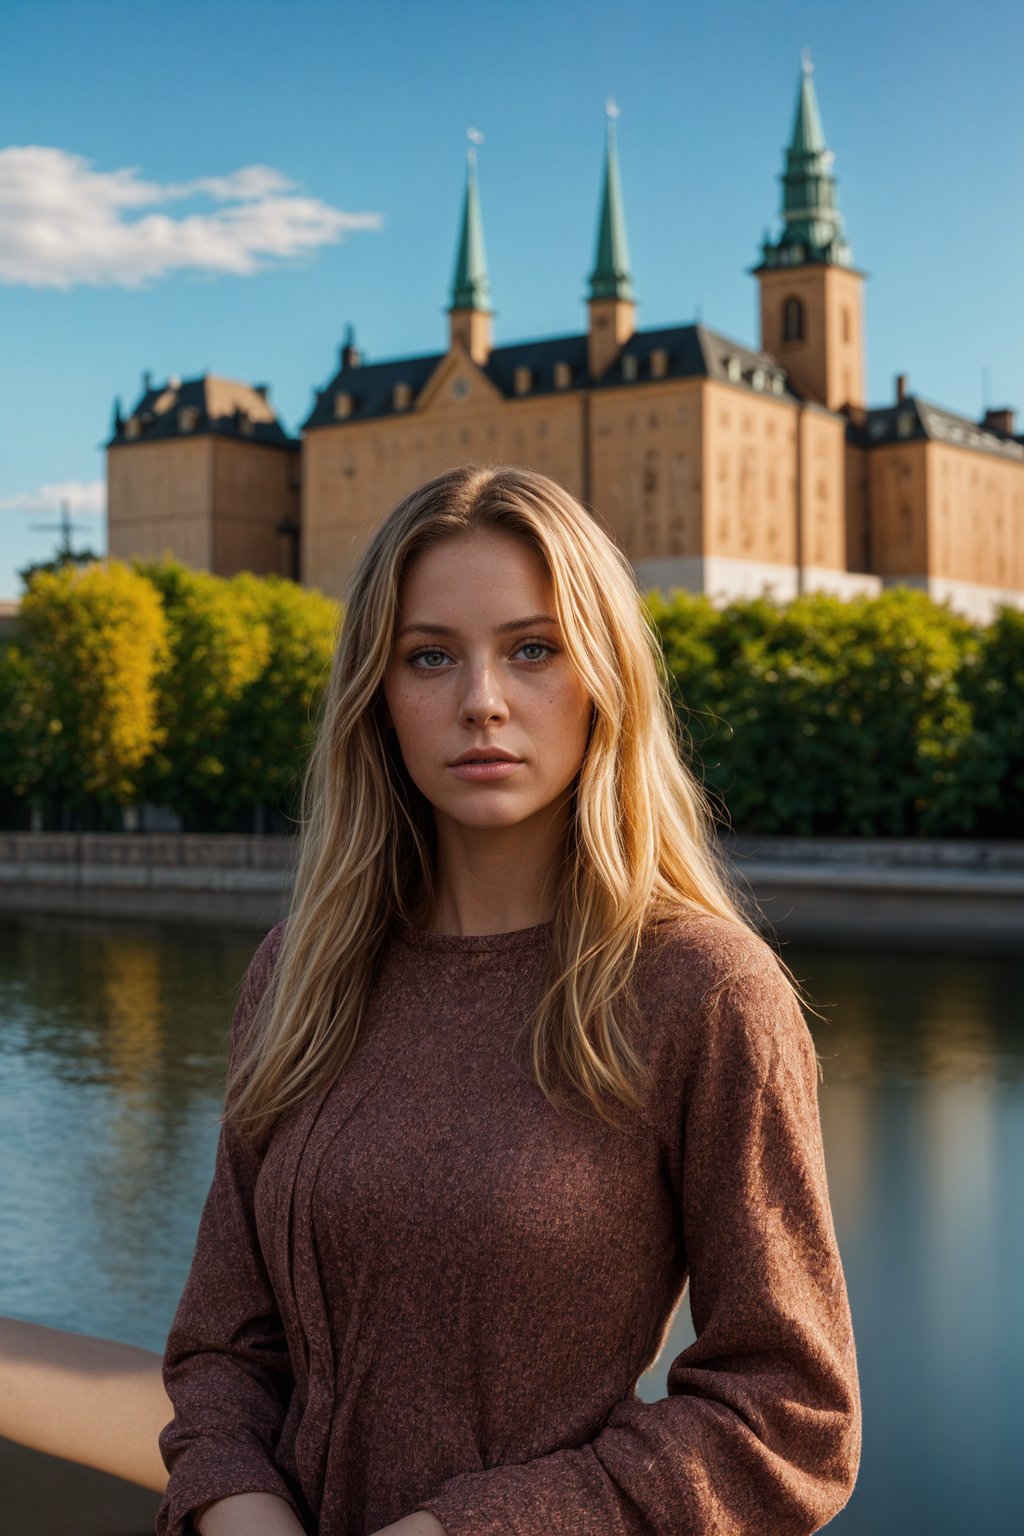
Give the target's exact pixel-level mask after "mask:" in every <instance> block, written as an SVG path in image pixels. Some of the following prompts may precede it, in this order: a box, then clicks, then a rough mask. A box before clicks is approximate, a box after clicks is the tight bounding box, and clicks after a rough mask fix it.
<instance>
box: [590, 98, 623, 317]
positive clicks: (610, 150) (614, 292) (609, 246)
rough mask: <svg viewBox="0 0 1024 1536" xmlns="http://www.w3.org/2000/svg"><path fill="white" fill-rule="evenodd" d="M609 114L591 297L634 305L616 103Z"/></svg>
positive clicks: (609, 104)
mask: <svg viewBox="0 0 1024 1536" xmlns="http://www.w3.org/2000/svg"><path fill="white" fill-rule="evenodd" d="M605 110H606V112H607V115H608V131H607V142H606V146H605V158H604V183H603V186H602V189H601V218H600V222H599V223H598V227H597V256H596V259H595V261H594V270H593V272H591V274H590V297H591V298H592V299H628V300H630V301H632V299H633V280H632V278H631V277H630V274H629V247H628V246H627V244H626V217H625V214H624V213H623V211H622V187H621V185H620V183H619V157H618V152H617V150H616V145H615V119H616V118H617V117H618V115H619V109H618V107H617V106H616V105H615V103H614V101H609V102H608V103H607V105H606V108H605Z"/></svg>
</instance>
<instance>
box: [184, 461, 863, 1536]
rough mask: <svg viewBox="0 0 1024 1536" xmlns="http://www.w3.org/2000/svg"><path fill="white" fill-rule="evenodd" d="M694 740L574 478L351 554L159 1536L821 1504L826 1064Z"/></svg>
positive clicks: (741, 1525)
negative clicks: (730, 863)
mask: <svg viewBox="0 0 1024 1536" xmlns="http://www.w3.org/2000/svg"><path fill="white" fill-rule="evenodd" d="M680 746H681V741H680V738H679V734H678V727H677V725H676V721H675V715H674V711H673V707H672V703H671V698H670V694H669V688H668V680H667V677H666V674H665V670H664V663H663V661H662V659H661V653H660V650H659V647H658V643H657V639H656V636H655V635H654V633H653V631H652V629H651V627H650V625H649V623H648V622H647V620H646V618H645V616H644V613H643V609H642V605H641V603H640V601H639V599H638V594H637V592H636V588H635V584H634V581H633V577H632V573H631V570H630V567H629V565H628V562H627V561H626V559H625V557H624V556H623V555H622V554H621V553H620V552H619V550H618V549H617V547H616V545H615V544H614V543H613V541H612V540H611V538H610V537H609V536H608V535H607V534H606V533H605V531H604V530H603V529H602V527H601V526H600V524H599V522H598V521H597V520H596V519H595V518H594V517H593V516H592V515H591V514H590V513H589V512H587V511H586V510H585V509H584V508H583V507H582V506H581V505H580V504H579V502H577V501H576V500H575V499H574V498H573V497H572V496H571V495H569V494H568V492H566V491H565V490H564V489H562V488H561V487H560V486H558V485H557V484H555V483H554V482H553V481H551V480H549V479H547V478H545V477H544V476H542V475H539V474H536V473H533V472H531V471H528V470H525V469H519V468H510V467H498V468H478V467H474V466H468V467H464V468H460V469H457V470H453V471H451V472H450V473H448V474H444V475H441V476H438V477H437V478H435V479H433V480H431V481H429V482H428V483H427V484H425V485H423V486H421V487H419V488H418V489H417V490H415V491H414V492H412V493H411V494H410V495H408V496H406V497H405V498H404V499H403V500H402V501H401V502H400V503H399V505H398V506H397V507H395V509H394V510H393V511H392V512H391V514H390V515H389V516H388V517H387V518H386V520H385V521H384V522H383V523H382V524H381V525H380V526H379V527H378V528H377V530H376V531H375V533H374V534H373V536H372V538H371V539H370V541H369V544H368V546H367V547H366V549H365V552H364V554H363V555H362V558H361V560H360V562H359V564H358V567H357V569H356V571H355V573H354V576H353V578H352V581H351V584H350V588H349V591H348V592H347V594H346V606H345V614H344V623H343V626H342V629H341V632H340V636H339V640H338V644H337V649H336V654H335V657H334V663H333V668H332V672H331V677H330V682H329V686H328V689H327V693H326V699H325V704H324V708H323V713H322V716H321V718H320V721H319V726H318V733H317V740H316V743H315V747H314V751H313V754H312V758H311V761H310V765H309V768H308V772H307V777H306V781H305V785H304V801H303V810H302V824H301V835H300V839H299V854H298V864H297V871H296V878H295V885H294V891H293V896H292V900H291V905H290V908H289V914H288V917H287V919H286V920H285V921H284V922H282V923H280V924H278V925H277V927H275V928H274V929H273V930H272V931H271V932H270V933H269V934H268V935H267V936H266V938H265V939H264V940H263V942H262V943H261V944H260V946H259V947H258V949H257V951H256V953H255V955H254V957H253V960H252V963H251V965H250V967H249V970H248V972H247V975H246V978H245V982H244V984H243V987H242V990H241V993H240V996H239V1000H238V1003H237V1006H236V1009H235V1015H234V1020H233V1027H232V1038H231V1052H230V1060H229V1068H228V1078H227V1092H226V1105H225V1114H224V1118H223V1122H222V1126H221V1136H220V1141H219V1144H218V1150H217V1159H216V1166H215V1171H214V1175H213V1182H212V1185H211V1188H210V1192H209V1195H208V1197H207V1201H206V1204H205V1207H204V1209H203V1213H202V1218H201V1222H200V1227H199V1233H198V1237H197V1241H196V1246H195V1252H194V1255H193V1259H192V1265H191V1269H190V1272H189V1275H188V1279H187V1282H186V1285H185V1289H184V1292H183V1294H182V1297H181V1300H180V1302H179V1305H178V1308H177V1311H176V1314H175V1317H174V1320H173V1323H172V1326H171V1330H170V1334H169V1336H168V1340H167V1347H166V1352H165V1355H164V1358H163V1371H162V1374H163V1384H164V1386H165V1388H166V1392H167V1395H168V1397H169V1399H170V1403H171V1405H172V1407H173V1418H172V1419H171V1420H170V1422H168V1423H166V1424H165V1425H164V1427H163V1428H162V1430H161V1431H160V1434H159V1450H160V1453H161V1456H162V1459H163V1462H164V1464H165V1466H166V1468H167V1471H168V1480H167V1485H166V1490H165V1492H164V1495H163V1500H162V1503H161V1505H160V1509H159V1513H158V1515H157V1520H156V1536H192V1533H193V1532H198V1533H199V1536H243V1533H244V1536H299V1533H301V1532H307V1533H310V1536H311V1533H313V1532H317V1533H319V1536H384V1533H387V1536H506V1533H514V1536H611V1533H612V1532H615V1533H619V1536H641V1533H658V1536H710V1533H712V1532H715V1533H718V1536H740V1533H744V1536H749V1533H753V1532H769V1531H770V1532H771V1533H772V1536H809V1533H811V1532H814V1531H816V1530H818V1529H819V1528H820V1527H821V1526H822V1525H824V1524H825V1523H826V1522H827V1521H828V1520H830V1519H831V1518H832V1516H834V1515H835V1514H836V1512H837V1511H838V1510H839V1509H841V1508H842V1507H843V1505H844V1504H845V1503H846V1502H847V1500H848V1498H849V1496H850V1493H851V1491H852V1488H853V1486H854V1482H855V1479H856V1476H857V1471H858V1465H859V1457H860V1446H861V1409H860V1395H859V1385H858V1373H857V1363H856V1354H855V1346H854V1338H853V1332H852V1326H851V1317H850V1310H849V1304H848V1298H847V1291H846V1286H845V1281H844V1275H843V1270H842V1266H841V1262H840V1256H839V1252H838V1249H837V1244H836V1238H835V1231H834V1226H833V1221H832V1215H831V1209H830V1203H829V1194H828V1187H827V1181H826V1172H825V1164H824V1158H823V1152H822V1144H821V1134H820V1125H819V1119H818V1106H817V1075H818V1072H817V1059H816V1055H815V1050H814V1046H813V1042H812V1038H811V1035H810V1032H809V1029H808V1026H807V1023H806V1021H805V1018H804V1015H803V1012H802V1010H801V1006H800V1002H799V999H798V996H797V993H796V990H795V988H794V985H793V982H792V979H791V977H790V976H789V973H788V971H787V969H786V967H785V966H784V965H783V964H782V962H781V961H780V960H779V959H778V958H777V956H776V954H775V952H774V950H773V949H772V948H771V947H770V945H769V944H768V943H767V942H766V941H765V939H764V938H762V937H761V936H760V935H759V933H758V931H757V929H756V927H755V926H754V924H753V922H752V921H751V920H750V919H749V918H748V917H747V916H746V915H745V912H744V910H743V906H742V904H741V902H740V900H739V898H738V896H737V894H736V893H735V892H734V890H733V889H732V887H731V883H730V880H729V878H728V877H727V875H726V872H725V871H724V869H723V867H722V865H721V862H720V859H719V856H718V854H717V844H716V839H715V836H714V825H713V820H712V816H711V814H710V812H709V809H708V807H707V804H706V802H705V800H704V797H703V794H702V792H701V789H700V787H699V785H698V783H697V782H696V781H695V779H694V777H693V776H692V775H691V773H690V771H689V769H688V768H687V766H686V765H685V761H684V758H683V755H681V752H680ZM687 1284H689V1295H690V1307H691V1313H692V1318H693V1324H694V1330H695V1334H696V1341H695V1342H694V1343H693V1344H691V1345H690V1346H689V1347H688V1348H686V1349H684V1350H683V1351H682V1352H681V1353H680V1354H678V1355H677V1356H676V1358H675V1359H674V1360H673V1361H672V1362H671V1363H670V1365H669V1368H668V1376H667V1386H668V1392H667V1395H666V1396H665V1397H664V1398H663V1399H661V1400H659V1401H657V1402H653V1403H646V1402H644V1401H642V1400H641V1399H640V1398H639V1397H638V1396H637V1394H636V1392H635V1384H636V1381H637V1379H638V1377H639V1376H640V1375H641V1374H642V1373H643V1372H644V1371H645V1370H646V1369H647V1368H648V1367H649V1366H650V1365H651V1364H652V1362H653V1361H654V1360H655V1359H656V1357H657V1356H658V1354H659V1351H660V1349H661V1346H662V1345H663V1343H664V1341H665V1337H666V1334H667V1330H668V1327H669V1324H670V1322H671V1319H672V1316H673V1314H674V1312H675V1309H676V1307H677V1305H678V1304H679V1302H680V1300H681V1297H682V1294H683V1292H684V1289H685V1288H686V1286H687Z"/></svg>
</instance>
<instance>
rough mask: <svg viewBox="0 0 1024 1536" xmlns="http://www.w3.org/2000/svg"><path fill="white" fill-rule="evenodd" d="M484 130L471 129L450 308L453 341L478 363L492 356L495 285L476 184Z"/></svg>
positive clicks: (450, 332) (451, 337)
mask: <svg viewBox="0 0 1024 1536" xmlns="http://www.w3.org/2000/svg"><path fill="white" fill-rule="evenodd" d="M482 139H483V134H482V133H478V132H477V130H476V129H475V128H470V129H469V140H470V144H469V149H468V150H467V151H466V196H465V199H464V201H463V205H462V229H461V232H460V234H459V249H458V253H457V255H456V258H455V275H454V277H453V278H452V302H451V304H450V305H449V308H448V316H449V336H450V339H451V344H452V345H453V346H454V344H455V343H456V342H457V341H458V342H461V343H462V345H463V346H464V347H465V349H466V351H467V352H468V353H469V355H470V357H471V358H472V359H473V361H474V362H475V363H480V364H483V363H486V361H487V359H488V357H489V356H490V352H491V346H492V339H491V316H492V314H493V313H494V311H493V309H492V306H491V285H490V282H489V281H488V277H487V258H486V256H485V255H484V226H483V220H482V218H481V217H480V194H479V192H478V190H477V184H476V146H477V145H478V144H479V143H480V142H481V140H482Z"/></svg>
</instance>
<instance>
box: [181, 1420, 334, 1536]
mask: <svg viewBox="0 0 1024 1536" xmlns="http://www.w3.org/2000/svg"><path fill="white" fill-rule="evenodd" d="M193 1449H194V1453H195V1454H194V1455H193V1456H192V1457H191V1458H186V1457H185V1456H182V1457H180V1458H179V1460H178V1461H176V1463H175V1467H174V1470H173V1472H172V1473H171V1475H170V1477H169V1479H168V1482H167V1488H166V1491H165V1493H164V1497H163V1502H162V1503H161V1505H160V1507H159V1509H158V1510H157V1513H156V1522H155V1525H154V1532H155V1536H198V1530H197V1528H196V1527H195V1526H194V1524H193V1521H192V1516H193V1513H194V1512H195V1511H196V1510H198V1509H200V1508H201V1507H202V1506H203V1505H204V1504H210V1503H212V1502H213V1501H214V1500H216V1499H227V1498H230V1497H231V1495H232V1494H235V1493H272V1494H276V1496H277V1497H278V1498H279V1499H283V1500H284V1501H285V1503H286V1504H288V1505H289V1507H290V1508H291V1509H292V1510H293V1511H294V1513H295V1518H296V1520H298V1522H299V1524H300V1525H302V1526H303V1529H305V1525H304V1516H303V1512H302V1510H301V1509H300V1508H299V1503H298V1500H297V1499H296V1497H295V1494H294V1493H293V1492H292V1489H291V1488H290V1487H289V1485H288V1483H287V1482H286V1480H285V1478H284V1477H283V1476H282V1475H281V1473H279V1472H278V1470H277V1469H276V1468H275V1467H274V1466H273V1465H271V1464H269V1463H268V1462H267V1461H266V1460H265V1459H263V1458H262V1457H258V1456H255V1455H253V1456H250V1457H246V1455H245V1451H244V1448H243V1447H241V1446H239V1445H238V1443H237V1442H235V1443H233V1445H232V1452H233V1460H229V1461H227V1462H226V1461H225V1455H224V1452H223V1450H222V1451H221V1452H220V1454H219V1455H216V1456H215V1455H212V1454H211V1455H209V1458H208V1459H207V1457H206V1456H204V1455H203V1454H202V1453H203V1452H204V1451H207V1452H208V1451H210V1449H211V1448H210V1446H209V1442H201V1443H198V1444H197V1445H196V1446H195V1447H194V1448H193ZM226 1465H227V1466H230V1471H226V1470H225V1467H226Z"/></svg>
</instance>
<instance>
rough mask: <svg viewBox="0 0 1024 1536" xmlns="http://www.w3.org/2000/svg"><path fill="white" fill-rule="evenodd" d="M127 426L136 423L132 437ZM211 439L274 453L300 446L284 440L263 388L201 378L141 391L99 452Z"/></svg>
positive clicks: (174, 380)
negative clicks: (186, 418)
mask: <svg viewBox="0 0 1024 1536" xmlns="http://www.w3.org/2000/svg"><path fill="white" fill-rule="evenodd" d="M147 377H148V376H147ZM182 412H188V413H189V415H190V418H191V419H192V421H193V423H194V424H193V425H192V426H190V427H189V426H183V425H182ZM244 417H247V418H248V423H249V426H250V427H251V430H249V431H246V430H245V429H244V426H245V423H244V419H243V418H244ZM130 421H137V422H138V431H137V433H136V434H135V435H132V433H131V432H130V431H129V427H128V423H129V422H130ZM211 435H213V436H217V437H233V438H237V439H238V440H239V441H241V442H247V443H265V444H270V445H272V446H275V447H292V448H296V449H297V448H298V446H299V443H298V439H297V438H292V437H289V435H288V433H287V432H286V431H285V430H284V428H283V427H282V425H281V423H280V421H279V420H278V419H277V415H276V413H275V411H274V409H273V407H272V406H271V405H270V404H269V403H268V401H267V399H266V395H265V394H264V393H263V391H262V387H261V388H260V389H257V388H256V387H255V386H254V385H252V384H243V383H239V382H237V381H236V380H234V379H224V378H220V377H219V376H218V375H216V374H206V373H204V374H202V375H201V376H200V377H199V378H197V379H177V378H171V379H170V380H169V381H168V382H167V383H166V384H163V385H160V386H159V387H158V388H152V387H147V388H145V389H144V390H143V392H142V394H141V395H140V397H139V399H138V401H137V402H136V404H135V405H134V406H133V407H132V410H131V411H130V412H129V414H128V415H127V416H126V417H125V418H124V419H123V420H122V421H121V424H120V426H117V427H116V428H115V430H114V431H113V433H112V434H111V436H110V437H109V438H108V439H107V440H106V442H105V443H103V444H102V445H101V446H103V447H105V448H111V447H113V446H115V445H120V444H122V443H126V444H130V445H131V446H134V445H135V444H136V443H152V442H166V441H167V440H168V439H170V438H180V437H202V436H211Z"/></svg>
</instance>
